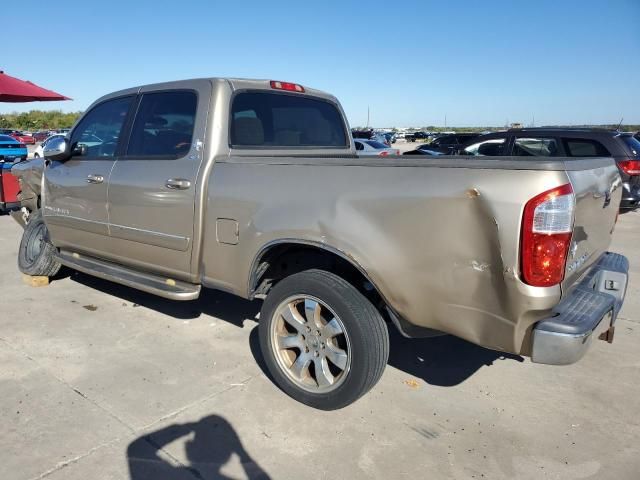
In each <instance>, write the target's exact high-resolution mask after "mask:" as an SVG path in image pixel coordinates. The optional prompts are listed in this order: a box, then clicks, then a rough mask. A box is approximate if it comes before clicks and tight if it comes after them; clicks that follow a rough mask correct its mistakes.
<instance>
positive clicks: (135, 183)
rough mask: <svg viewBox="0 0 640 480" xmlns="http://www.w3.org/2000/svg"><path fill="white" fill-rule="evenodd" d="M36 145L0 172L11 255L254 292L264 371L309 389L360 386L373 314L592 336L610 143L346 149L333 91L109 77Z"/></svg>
mask: <svg viewBox="0 0 640 480" xmlns="http://www.w3.org/2000/svg"><path fill="white" fill-rule="evenodd" d="M44 155H45V159H44V160H42V159H41V160H39V161H32V162H24V163H21V164H18V165H17V166H15V167H14V168H13V170H12V172H13V173H14V174H15V175H17V176H18V177H19V178H20V183H21V185H22V187H21V188H22V192H21V194H20V198H21V200H22V205H23V209H22V212H20V213H18V214H17V215H15V218H16V219H17V220H18V221H19V222H21V223H22V224H23V226H24V227H25V231H24V235H23V239H22V243H21V246H20V253H19V266H20V269H21V271H22V272H24V273H26V274H29V275H54V274H55V273H56V271H57V270H58V269H59V268H60V265H66V266H68V267H71V268H73V269H76V270H79V271H82V272H85V273H88V274H91V275H95V276H98V277H101V278H105V279H108V280H111V281H114V282H118V283H121V284H124V285H128V286H131V287H133V288H137V289H140V290H144V291H146V292H151V293H154V294H157V295H160V296H163V297H166V298H170V299H174V300H192V299H195V298H197V297H198V295H199V294H200V291H201V289H202V288H213V289H219V290H224V291H227V292H231V293H233V294H236V295H239V296H241V297H244V298H262V299H264V302H263V306H262V310H261V314H260V325H259V331H260V343H261V348H262V352H263V355H264V358H265V362H266V364H267V366H268V368H269V370H270V373H271V374H272V375H273V378H274V380H275V382H276V383H277V384H278V385H279V386H280V387H281V388H282V389H283V390H284V391H285V392H286V393H287V394H289V395H291V396H292V397H294V398H295V399H297V400H299V401H301V402H304V403H306V404H308V405H312V406H314V407H316V408H321V409H327V410H328V409H335V408H340V407H344V406H346V405H348V404H350V403H351V402H353V401H355V400H356V399H358V398H359V397H360V396H361V395H363V394H364V393H365V392H367V391H368V390H369V389H371V388H372V387H373V386H374V385H375V384H376V382H377V381H378V379H379V378H380V376H381V375H382V372H383V370H384V368H385V365H386V362H387V357H388V351H389V337H388V327H387V324H393V325H395V327H397V328H398V329H399V330H400V332H402V334H403V335H405V336H409V337H424V336H434V335H441V334H443V333H447V334H452V335H457V336H458V337H461V338H464V339H466V340H468V341H470V342H473V343H476V344H478V345H482V346H484V347H487V348H491V349H495V350H500V351H505V352H512V353H516V354H521V355H527V356H530V357H531V358H532V360H533V361H534V362H539V363H547V364H557V365H561V364H568V363H572V362H575V361H576V360H578V359H579V358H580V357H581V356H582V355H583V354H584V352H585V349H586V348H587V347H588V346H589V344H590V342H591V340H592V339H594V338H602V339H607V340H611V339H612V336H613V328H614V327H613V325H614V321H615V319H616V315H617V314H618V312H619V310H620V307H621V305H622V302H623V299H624V295H625V291H626V286H627V271H628V262H627V260H626V258H624V257H623V256H621V255H617V254H614V253H609V252H607V247H608V246H609V244H610V241H611V235H612V232H613V229H614V227H615V223H616V219H617V212H618V208H617V206H618V205H619V204H620V195H621V188H620V186H621V182H620V177H619V174H618V169H617V168H616V165H615V164H614V162H613V160H612V159H608V158H596V159H594V158H590V159H581V158H557V157H554V158H545V157H528V158H523V157H518V158H510V157H473V158H469V157H455V156H440V157H433V158H428V157H420V158H417V157H375V158H373V157H358V156H357V155H356V151H355V149H354V143H353V139H352V138H351V136H350V133H349V128H348V124H347V121H346V119H345V115H344V112H343V111H342V109H341V107H340V105H339V103H338V102H337V100H336V99H335V98H334V97H333V96H331V95H328V94H326V93H323V92H320V91H317V90H312V89H309V88H306V87H302V86H300V85H297V84H292V83H287V82H276V81H266V80H265V81H262V80H239V79H222V78H212V79H198V80H188V81H179V82H171V83H163V84H157V85H147V86H143V87H136V88H131V89H128V90H123V91H120V92H116V93H113V94H110V95H107V96H105V97H103V98H101V99H99V100H98V101H96V102H95V103H94V104H93V105H92V106H91V107H90V108H89V109H88V110H87V112H86V113H85V114H84V115H83V116H82V118H81V119H80V120H79V121H78V122H77V123H76V125H75V126H74V128H73V130H72V131H71V133H70V134H69V135H68V137H67V138H65V139H58V140H57V141H51V142H49V143H48V144H47V145H46V148H45V150H44Z"/></svg>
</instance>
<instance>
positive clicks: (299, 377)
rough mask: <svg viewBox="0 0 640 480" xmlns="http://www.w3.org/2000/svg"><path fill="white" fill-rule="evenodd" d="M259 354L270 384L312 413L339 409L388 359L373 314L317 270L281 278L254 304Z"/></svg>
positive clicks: (382, 328) (351, 291)
mask: <svg viewBox="0 0 640 480" xmlns="http://www.w3.org/2000/svg"><path fill="white" fill-rule="evenodd" d="M259 336H260V348H261V350H262V354H263V357H264V360H265V363H266V365H267V368H268V370H269V372H270V373H271V375H272V377H273V379H274V381H275V383H276V384H277V385H278V386H279V387H280V388H281V389H282V390H283V391H284V392H285V393H286V394H288V395H289V396H291V397H292V398H294V399H295V400H297V401H299V402H302V403H304V404H306V405H309V406H311V407H314V408H318V409H321V410H335V409H339V408H343V407H346V406H347V405H349V404H351V403H353V402H355V401H356V400H357V399H358V398H360V397H361V396H362V395H364V394H365V393H367V392H368V391H369V390H371V388H373V386H374V385H375V384H376V383H377V382H378V380H379V379H380V377H381V376H382V373H383V371H384V368H385V366H386V364H387V359H388V357H389V332H388V330H387V326H386V324H385V322H384V320H383V318H382V316H381V315H380V312H379V311H378V310H377V309H376V308H375V307H374V306H373V305H372V304H371V302H369V300H367V299H366V298H365V297H364V296H363V295H362V294H361V293H360V292H359V291H358V290H357V289H356V288H355V287H353V286H352V285H351V284H350V283H348V282H346V281H345V280H344V279H342V278H340V277H338V276H337V275H335V274H333V273H330V272H326V271H323V270H307V271H304V272H300V273H297V274H294V275H291V276H290V277H287V278H285V279H283V280H281V281H280V282H279V283H277V284H276V285H275V287H273V289H272V290H271V292H270V293H269V295H268V296H267V298H266V299H265V301H264V304H263V305H262V310H261V313H260V323H259Z"/></svg>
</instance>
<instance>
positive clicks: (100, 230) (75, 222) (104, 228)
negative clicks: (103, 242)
mask: <svg viewBox="0 0 640 480" xmlns="http://www.w3.org/2000/svg"><path fill="white" fill-rule="evenodd" d="M43 218H44V221H45V223H50V224H52V225H58V226H60V227H65V228H71V229H74V230H82V231H83V232H89V233H97V234H98V235H104V236H108V235H109V227H108V224H107V223H105V222H96V221H94V220H88V219H86V218H80V217H74V216H73V215H51V214H47V210H43Z"/></svg>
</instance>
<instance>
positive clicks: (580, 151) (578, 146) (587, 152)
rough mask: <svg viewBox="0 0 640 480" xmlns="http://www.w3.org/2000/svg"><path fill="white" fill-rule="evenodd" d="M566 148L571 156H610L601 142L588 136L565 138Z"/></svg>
mask: <svg viewBox="0 0 640 480" xmlns="http://www.w3.org/2000/svg"><path fill="white" fill-rule="evenodd" d="M564 149H565V150H566V151H567V155H568V156H570V157H610V156H611V154H610V153H609V151H608V150H607V149H606V148H604V145H602V144H601V143H600V142H598V141H596V140H591V139H587V138H565V139H564Z"/></svg>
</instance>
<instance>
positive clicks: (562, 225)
mask: <svg viewBox="0 0 640 480" xmlns="http://www.w3.org/2000/svg"><path fill="white" fill-rule="evenodd" d="M574 211H575V197H574V195H573V188H572V187H571V184H569V183H567V184H566V185H562V186H560V187H556V188H553V189H551V190H547V191H546V192H543V193H541V194H540V195H536V196H535V197H533V198H532V199H531V200H529V201H528V202H527V204H526V205H525V207H524V215H523V218H522V235H521V248H520V259H521V262H520V263H521V270H522V280H523V281H524V282H525V283H527V284H529V285H531V286H534V287H550V286H553V285H557V284H559V283H560V282H562V280H563V279H564V271H565V267H566V264H567V254H568V252H569V246H570V245H571V235H572V232H573V220H574Z"/></svg>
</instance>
